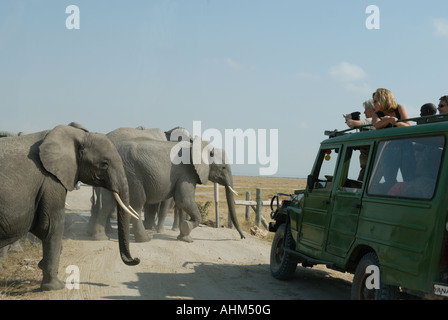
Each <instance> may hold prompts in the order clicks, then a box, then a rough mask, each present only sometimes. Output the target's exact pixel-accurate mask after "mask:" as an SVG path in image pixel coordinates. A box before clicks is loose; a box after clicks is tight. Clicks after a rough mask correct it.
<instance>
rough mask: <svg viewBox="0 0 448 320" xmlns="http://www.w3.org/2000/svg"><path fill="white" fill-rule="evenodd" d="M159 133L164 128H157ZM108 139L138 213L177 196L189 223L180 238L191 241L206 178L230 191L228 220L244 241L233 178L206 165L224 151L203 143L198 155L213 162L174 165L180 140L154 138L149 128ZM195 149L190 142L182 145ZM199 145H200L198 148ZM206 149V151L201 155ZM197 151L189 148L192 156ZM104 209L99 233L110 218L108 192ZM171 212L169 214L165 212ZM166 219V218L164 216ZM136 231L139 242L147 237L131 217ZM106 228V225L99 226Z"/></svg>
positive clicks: (111, 135) (117, 132)
mask: <svg viewBox="0 0 448 320" xmlns="http://www.w3.org/2000/svg"><path fill="white" fill-rule="evenodd" d="M159 130H160V129H159ZM107 137H108V138H109V139H110V140H111V141H112V143H113V144H114V145H115V146H116V148H117V150H118V152H119V154H120V155H121V157H122V160H123V165H124V168H125V172H126V176H127V180H128V183H129V190H130V205H131V206H132V207H133V208H134V209H135V210H136V211H137V212H143V211H144V212H145V217H147V216H148V215H147V214H146V213H147V211H148V210H150V208H151V206H152V205H154V204H158V203H162V202H164V201H166V200H169V199H170V198H174V202H175V205H176V207H177V208H178V209H179V210H182V211H183V212H185V213H186V214H188V215H189V217H190V220H188V221H187V220H185V221H182V222H181V223H180V234H179V236H178V239H179V240H182V241H186V242H192V241H193V239H192V238H191V235H190V233H191V231H192V230H193V229H194V228H196V227H197V226H198V225H199V223H200V220H201V214H200V212H199V209H198V207H197V204H196V202H195V190H196V185H197V184H207V182H208V180H210V181H212V182H216V183H219V184H221V185H223V186H224V187H225V189H226V199H227V204H228V208H229V216H230V218H231V220H232V222H233V224H234V226H235V228H236V229H237V230H238V232H239V234H240V236H241V238H242V239H243V238H244V234H243V231H242V230H241V228H240V226H239V223H238V220H237V217H236V210H235V202H234V196H233V176H232V171H231V168H230V165H229V164H225V163H222V164H220V163H214V162H213V161H208V160H210V158H213V154H214V153H215V152H221V153H222V154H223V156H222V159H225V153H224V150H221V149H215V148H213V147H212V146H211V145H210V144H209V143H208V142H206V141H201V142H200V144H199V145H200V146H201V147H200V151H199V152H200V153H201V154H202V155H207V156H208V158H209V159H207V160H206V161H201V163H197V164H195V163H193V161H188V163H185V162H181V163H179V164H175V163H173V162H172V161H171V160H172V159H171V156H172V150H173V148H176V146H178V142H171V141H161V140H160V139H159V140H155V139H154V138H153V137H148V136H146V135H145V130H138V129H131V128H120V129H117V130H114V131H112V132H110V133H108V134H107ZM184 143H186V144H188V145H189V148H192V147H193V144H192V143H190V142H189V141H184ZM196 145H197V144H196ZM203 150H207V151H205V152H203ZM194 152H196V151H195V150H193V148H192V149H190V154H191V155H193V154H194ZM100 192H101V196H100V197H101V200H102V207H101V209H100V210H99V213H98V219H97V225H96V229H95V232H101V233H104V223H105V221H106V217H108V216H109V215H110V213H111V212H112V211H113V210H114V206H115V204H114V203H113V201H112V197H111V196H110V192H107V191H104V190H102V191H100ZM166 212H167V210H165V213H164V214H166ZM159 219H160V220H163V219H164V217H163V216H162V217H161V216H160V214H159ZM132 221H133V231H134V235H135V237H136V238H144V237H145V235H146V231H145V227H144V226H143V222H142V221H141V220H136V219H132ZM101 224H103V225H101Z"/></svg>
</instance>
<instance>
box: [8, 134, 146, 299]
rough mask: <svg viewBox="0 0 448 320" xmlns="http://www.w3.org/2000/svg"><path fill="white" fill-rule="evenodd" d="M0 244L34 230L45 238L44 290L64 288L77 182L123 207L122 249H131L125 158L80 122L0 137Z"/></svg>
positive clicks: (124, 253)
mask: <svg viewBox="0 0 448 320" xmlns="http://www.w3.org/2000/svg"><path fill="white" fill-rule="evenodd" d="M0 177H1V182H2V183H1V184H0V248H1V247H4V246H7V245H9V244H11V243H13V242H15V241H16V240H18V239H20V238H21V237H23V236H24V235H26V233H27V232H31V233H32V234H34V235H35V236H36V237H37V238H39V239H40V240H41V241H42V253H43V256H42V260H41V261H40V262H39V268H40V269H42V273H43V277H42V282H41V286H40V287H41V289H42V290H57V289H62V288H64V283H63V282H62V281H60V280H59V279H58V266H59V259H60V254H61V250H62V235H63V229H64V210H65V199H66V195H67V191H72V190H73V189H74V188H75V185H76V183H77V182H78V181H81V182H83V183H86V184H89V185H92V186H98V187H103V188H106V189H107V190H110V192H111V194H113V198H114V199H115V201H117V202H118V203H119V204H120V205H119V206H118V235H119V251H120V256H121V259H122V261H123V262H124V263H125V264H127V265H137V264H138V263H139V262H140V260H139V259H138V258H133V257H132V256H131V253H130V250H129V221H130V220H129V219H130V216H129V214H134V215H135V213H133V211H132V210H130V209H129V208H127V207H126V206H128V205H129V188H128V183H127V180H126V174H125V172H124V168H123V162H122V160H121V157H120V155H119V154H118V152H117V149H116V148H115V146H114V145H113V144H112V143H111V142H110V140H109V139H108V138H107V137H106V136H105V135H104V134H99V133H90V132H88V131H87V130H85V129H82V128H79V127H76V125H69V126H64V125H59V126H56V127H55V128H53V129H52V130H46V131H41V132H36V133H31V134H27V135H24V136H18V137H10V138H6V139H0Z"/></svg>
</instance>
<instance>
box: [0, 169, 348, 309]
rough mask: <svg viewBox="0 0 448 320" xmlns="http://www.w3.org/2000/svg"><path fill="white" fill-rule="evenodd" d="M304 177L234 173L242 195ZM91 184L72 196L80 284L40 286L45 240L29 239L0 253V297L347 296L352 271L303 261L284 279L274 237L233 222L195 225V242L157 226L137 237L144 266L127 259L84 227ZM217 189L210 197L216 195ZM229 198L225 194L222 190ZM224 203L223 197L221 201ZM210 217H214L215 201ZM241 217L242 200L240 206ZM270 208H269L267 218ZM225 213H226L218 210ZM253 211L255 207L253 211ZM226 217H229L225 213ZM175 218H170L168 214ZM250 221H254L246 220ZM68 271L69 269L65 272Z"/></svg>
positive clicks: (70, 221) (69, 230) (69, 250)
mask: <svg viewBox="0 0 448 320" xmlns="http://www.w3.org/2000/svg"><path fill="white" fill-rule="evenodd" d="M303 183H304V181H303V180H299V179H278V178H264V179H263V180H261V178H247V177H236V178H235V189H236V190H237V191H238V192H239V193H240V196H239V197H238V199H239V200H244V199H245V192H246V191H251V192H252V198H255V188H256V187H261V188H264V189H263V199H264V200H268V199H270V197H271V196H272V195H273V194H274V193H275V192H280V191H281V192H293V190H294V189H297V188H300V187H302V186H303ZM197 191H198V198H200V199H199V200H200V201H206V200H207V199H209V200H213V188H212V187H211V186H205V187H198V190H197ZM90 195H91V187H88V186H82V187H81V189H80V190H78V191H73V192H70V193H69V194H68V197H67V203H68V207H67V215H66V230H65V239H64V245H63V246H64V247H63V251H62V255H61V262H60V268H59V277H60V279H61V280H64V281H65V280H67V279H71V278H74V276H75V272H74V271H70V269H69V268H68V267H69V266H76V268H78V269H79V282H80V283H79V289H76V288H75V289H72V290H69V289H63V290H59V291H53V292H41V291H40V290H39V284H40V280H41V271H40V270H39V269H38V268H37V263H38V262H39V260H40V258H41V248H40V245H32V244H28V243H26V244H25V245H23V246H24V249H25V251H24V252H20V253H9V255H8V257H7V258H3V259H0V299H9V300H12V299H36V300H41V299H62V300H66V299H76V300H78V299H80V300H95V299H101V300H103V299H163V300H172V299H176V300H178V299H186V300H190V299H198V300H228V299H231V300H301V299H305V300H307V299H325V300H327V299H328V300H330V299H348V298H349V295H350V285H351V279H352V277H351V275H348V274H342V273H339V272H335V271H332V270H329V269H326V268H325V267H315V268H313V269H304V268H302V267H298V269H297V271H296V274H295V276H294V278H293V279H292V280H290V281H287V282H285V281H278V280H275V279H274V278H272V277H271V275H270V270H269V255H270V241H269V239H266V238H265V239H260V238H258V237H256V236H252V235H250V234H249V232H246V239H244V240H240V238H239V235H238V232H237V231H236V230H235V229H228V228H224V227H221V228H218V229H216V228H213V227H209V226H201V227H198V228H196V229H194V230H193V232H192V237H193V239H194V242H193V243H184V242H180V241H177V240H176V237H177V232H174V231H171V230H170V227H167V230H166V233H165V234H153V239H152V240H151V241H150V242H147V243H131V252H132V254H133V256H135V257H139V258H140V260H141V263H140V264H139V265H138V266H134V267H129V266H126V265H124V264H123V263H122V262H121V260H120V258H119V255H118V242H117V238H116V235H113V234H112V235H111V238H110V239H109V240H106V241H91V240H90V239H89V237H88V236H87V235H86V224H87V221H88V218H89V215H90V201H89V198H90ZM210 195H211V197H210ZM220 200H222V201H223V203H224V202H225V197H224V196H221V199H220ZM220 208H221V209H220V210H221V211H223V212H224V211H225V208H226V206H225V204H220ZM211 211H212V212H211V213H210V214H209V216H208V218H209V219H214V212H213V211H214V209H211ZM239 211H240V212H241V216H240V218H239V220H240V221H242V220H244V207H240V208H239ZM269 211H270V210H269V209H267V208H266V209H265V210H263V215H264V217H265V218H266V220H268V221H269V220H270V218H269V214H268V212H269ZM220 215H221V214H220ZM224 216H225V215H224ZM252 217H253V212H252ZM222 220H223V222H221V224H224V225H226V223H227V222H226V221H225V217H223V218H222ZM167 222H168V223H169V219H167ZM244 225H245V229H246V230H248V228H249V227H250V226H251V225H253V222H251V221H249V222H245V223H244ZM66 271H68V273H66Z"/></svg>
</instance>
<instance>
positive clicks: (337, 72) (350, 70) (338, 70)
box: [329, 61, 367, 82]
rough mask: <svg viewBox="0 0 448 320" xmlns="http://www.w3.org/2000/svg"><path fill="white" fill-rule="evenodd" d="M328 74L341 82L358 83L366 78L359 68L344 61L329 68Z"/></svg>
mask: <svg viewBox="0 0 448 320" xmlns="http://www.w3.org/2000/svg"><path fill="white" fill-rule="evenodd" d="M329 74H330V76H332V77H333V78H335V79H337V80H340V81H343V82H353V81H358V80H361V79H364V78H366V77H367V73H366V72H365V71H364V70H363V69H362V68H361V67H360V66H357V65H355V64H350V63H348V62H345V61H342V62H341V63H339V64H338V65H336V66H333V67H331V68H330V71H329Z"/></svg>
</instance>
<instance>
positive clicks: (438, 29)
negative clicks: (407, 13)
mask: <svg viewBox="0 0 448 320" xmlns="http://www.w3.org/2000/svg"><path fill="white" fill-rule="evenodd" d="M432 25H433V27H434V32H435V34H436V35H437V36H440V37H448V21H447V20H445V19H442V18H439V19H434V20H433V21H432Z"/></svg>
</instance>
